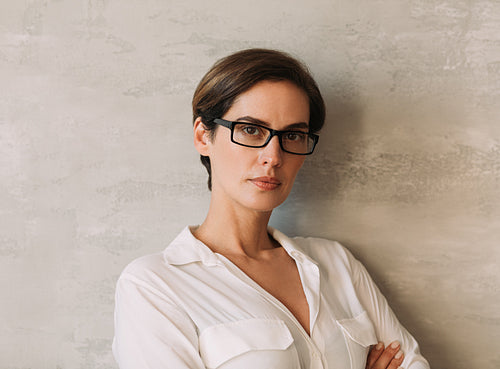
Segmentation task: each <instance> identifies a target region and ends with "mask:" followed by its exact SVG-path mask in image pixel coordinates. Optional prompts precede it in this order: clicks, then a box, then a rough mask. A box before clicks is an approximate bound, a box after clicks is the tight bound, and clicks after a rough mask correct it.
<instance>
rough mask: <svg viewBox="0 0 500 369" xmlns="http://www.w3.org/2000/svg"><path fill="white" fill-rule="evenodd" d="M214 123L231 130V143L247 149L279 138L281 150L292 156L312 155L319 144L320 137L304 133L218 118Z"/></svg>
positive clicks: (264, 144)
mask: <svg viewBox="0 0 500 369" xmlns="http://www.w3.org/2000/svg"><path fill="white" fill-rule="evenodd" d="M214 123H216V124H219V125H221V126H224V127H226V128H229V129H230V130H231V141H232V142H234V143H235V144H238V145H241V146H246V147H264V146H266V145H267V144H268V143H269V141H271V138H273V136H278V140H279V143H280V147H281V150H283V151H285V152H288V153H290V154H296V155H310V154H312V153H313V151H314V147H315V146H316V144H317V143H318V140H319V136H318V135H316V134H314V133H309V132H303V131H293V130H291V131H277V130H275V129H271V128H268V127H264V126H261V125H259V124H253V123H246V122H231V121H229V120H225V119H220V118H216V119H214Z"/></svg>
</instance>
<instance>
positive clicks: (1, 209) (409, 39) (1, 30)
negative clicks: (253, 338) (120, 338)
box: [0, 0, 500, 369]
mask: <svg viewBox="0 0 500 369" xmlns="http://www.w3.org/2000/svg"><path fill="white" fill-rule="evenodd" d="M251 46H264V47H276V48H281V49H285V50H287V51H289V52H292V53H294V54H296V55H298V56H299V57H301V58H302V59H303V60H304V61H306V62H307V63H308V64H309V65H310V67H311V69H312V71H313V73H314V74H315V76H316V77H317V79H318V81H319V83H320V85H321V88H322V90H323V92H324V96H325V98H326V102H327V105H328V126H327V128H326V129H325V130H324V132H323V134H322V137H321V140H320V148H319V150H318V152H317V154H316V155H315V156H313V157H311V158H309V159H308V161H307V163H306V165H305V167H304V169H303V172H302V173H301V174H300V176H299V178H298V183H297V184H296V187H295V188H294V191H293V194H292V196H291V198H290V199H289V200H288V201H287V203H285V204H284V205H283V206H282V207H281V208H280V209H279V210H278V211H277V212H276V213H275V214H274V215H273V218H272V222H273V224H274V225H275V226H278V227H279V228H281V229H282V230H284V231H285V232H288V233H290V234H307V235H318V236H324V237H328V238H331V239H338V240H340V241H342V242H343V243H344V244H346V245H347V246H349V247H350V248H351V250H353V252H354V253H355V254H356V255H357V256H358V257H359V258H360V259H362V260H363V261H364V263H365V264H366V265H367V267H368V269H369V270H370V271H371V273H372V274H373V276H374V278H375V279H376V280H377V282H378V283H379V285H380V287H381V289H382V290H383V292H384V293H385V294H386V296H387V297H388V298H389V300H390V302H391V304H392V306H393V307H394V310H395V311H396V312H397V313H398V315H399V317H400V318H401V320H402V321H403V323H404V324H405V325H406V326H407V327H408V328H409V329H410V330H411V331H412V332H413V333H414V335H415V336H416V337H417V338H418V339H419V341H420V343H421V346H422V350H423V353H424V354H425V355H426V356H427V357H428V358H429V360H430V362H431V364H432V366H433V368H453V369H470V368H483V369H494V368H498V367H500V354H499V351H498V341H499V340H500V309H499V306H500V291H499V280H500V270H499V269H500V268H499V267H498V265H499V259H500V258H499V256H500V248H499V247H498V246H499V236H500V206H499V205H500V124H499V118H500V2H498V1H496V0H490V1H487V0H468V1H461V0H453V1H452V0H448V1H442V0H377V1H373V0H364V1H361V0H355V1H352V0H313V1H312V2H310V4H309V5H307V4H306V2H303V1H297V0H292V1H286V2H285V1H272V0H271V1H269V0H254V1H241V2H238V1H236V2H235V1H203V0H187V1H182V2H181V1H176V2H174V1H158V0H121V1H118V0H87V1H75V0H71V1H70V0H51V1H49V0H25V1H2V2H1V3H0V80H1V86H2V87H1V89H0V325H1V327H2V328H1V329H0V368H2V369H6V368H8V369H16V368H23V369H49V368H50V369H56V368H61V369H66V368H68V369H72V368H81V369H88V368H98V369H99V368H102V369H104V368H106V369H107V368H116V366H115V364H114V362H113V358H112V355H111V353H110V344H111V339H112V335H113V327H112V312H113V292H114V284H115V281H116V279H117V276H118V274H119V273H120V271H121V269H122V268H123V267H124V266H125V264H126V263H128V262H129V261H130V260H132V259H133V258H135V257H137V256H139V255H142V254H146V253H150V252H153V251H157V250H160V249H162V248H163V247H164V246H165V245H166V244H167V243H168V242H169V241H170V240H171V239H172V238H173V237H174V236H175V235H176V234H177V232H179V230H180V229H181V228H182V227H183V226H184V225H185V224H194V223H199V222H200V221H201V220H202V219H203V216H204V213H205V211H206V208H207V203H208V196H209V194H208V191H207V190H206V189H205V181H206V177H205V173H204V169H203V168H202V167H201V165H200V164H199V163H198V157H197V155H196V154H195V151H194V149H193V148H192V145H191V124H190V119H191V118H190V98H191V94H192V92H193V90H194V88H195V85H196V83H197V81H198V80H199V79H200V78H201V76H202V75H203V73H204V72H205V71H206V70H207V68H208V67H209V65H211V64H212V63H213V62H214V61H215V60H216V59H217V58H219V57H221V56H224V55H226V54H227V53H229V52H232V51H234V50H237V49H241V48H246V47H251Z"/></svg>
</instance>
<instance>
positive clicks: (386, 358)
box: [371, 341, 401, 369]
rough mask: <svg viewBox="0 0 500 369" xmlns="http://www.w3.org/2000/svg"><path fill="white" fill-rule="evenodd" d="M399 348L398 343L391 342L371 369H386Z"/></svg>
mask: <svg viewBox="0 0 500 369" xmlns="http://www.w3.org/2000/svg"><path fill="white" fill-rule="evenodd" d="M400 346H401V345H400V344H399V342H398V341H394V342H392V343H391V344H390V345H389V346H387V347H386V348H385V350H384V351H383V352H382V354H381V355H380V357H379V358H378V359H377V361H376V362H375V363H374V365H373V367H372V368H371V369H388V366H389V364H390V363H391V361H392V360H393V359H394V357H395V356H396V354H398V352H399V349H400ZM399 359H400V358H399ZM396 368H397V366H396ZM391 369H392V368H391Z"/></svg>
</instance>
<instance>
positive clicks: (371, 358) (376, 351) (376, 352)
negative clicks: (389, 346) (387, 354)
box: [366, 342, 384, 369]
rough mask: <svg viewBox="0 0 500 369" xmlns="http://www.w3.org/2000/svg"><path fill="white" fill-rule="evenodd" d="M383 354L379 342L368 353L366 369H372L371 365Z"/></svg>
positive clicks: (381, 345) (381, 344) (382, 347)
mask: <svg viewBox="0 0 500 369" xmlns="http://www.w3.org/2000/svg"><path fill="white" fill-rule="evenodd" d="M382 352H384V343H383V342H379V343H377V345H375V346H373V347H372V348H371V349H370V352H369V353H368V357H367V359H366V369H372V367H373V365H374V364H375V362H376V361H377V359H378V358H379V357H380V355H382Z"/></svg>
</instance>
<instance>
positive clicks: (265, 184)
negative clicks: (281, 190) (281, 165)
mask: <svg viewBox="0 0 500 369" xmlns="http://www.w3.org/2000/svg"><path fill="white" fill-rule="evenodd" d="M250 182H252V183H253V184H254V185H255V186H257V187H258V188H259V189H261V190H263V191H272V190H275V189H276V188H278V187H279V186H280V185H281V181H280V180H279V179H278V178H275V177H256V178H252V179H250Z"/></svg>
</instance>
